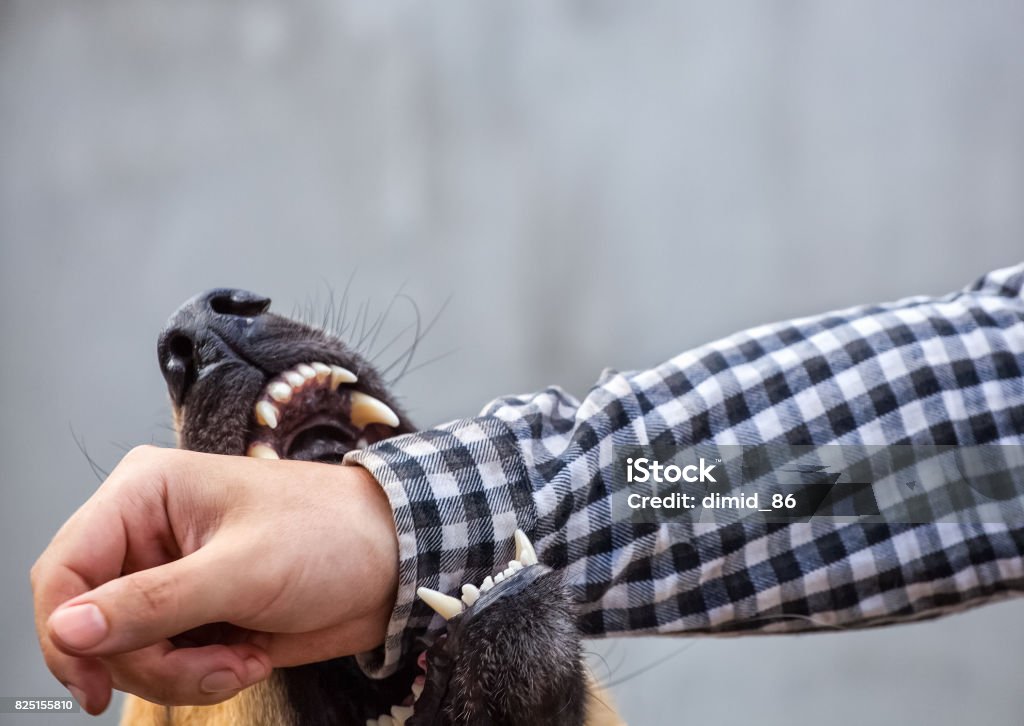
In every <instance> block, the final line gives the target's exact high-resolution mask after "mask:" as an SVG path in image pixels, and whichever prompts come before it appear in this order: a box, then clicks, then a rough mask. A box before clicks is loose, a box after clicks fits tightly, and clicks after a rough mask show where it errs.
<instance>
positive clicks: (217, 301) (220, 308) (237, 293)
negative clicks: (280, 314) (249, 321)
mask: <svg viewBox="0 0 1024 726" xmlns="http://www.w3.org/2000/svg"><path fill="white" fill-rule="evenodd" d="M269 307H270V298H268V297H263V296H262V295H256V294H255V293H251V292H248V291H246V290H229V291H226V292H223V293H220V294H217V295H214V296H213V297H211V298H210V309H211V310H213V312H215V313H218V314H220V315H235V316H238V317H243V318H254V317H256V316H257V315H262V314H263V313H265V312H266V311H267V309H268V308H269Z"/></svg>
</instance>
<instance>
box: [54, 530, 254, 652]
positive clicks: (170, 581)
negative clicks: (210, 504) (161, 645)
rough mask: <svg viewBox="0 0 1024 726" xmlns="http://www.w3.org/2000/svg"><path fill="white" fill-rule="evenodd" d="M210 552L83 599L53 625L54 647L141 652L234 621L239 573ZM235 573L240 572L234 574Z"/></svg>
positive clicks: (59, 613) (61, 611)
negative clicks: (188, 632)
mask: <svg viewBox="0 0 1024 726" xmlns="http://www.w3.org/2000/svg"><path fill="white" fill-rule="evenodd" d="M212 549H213V548H212V547H205V548H202V549H199V550H197V551H196V552H194V553H193V554H190V555H188V556H186V557H182V558H181V559H178V560H174V561H172V562H169V563H167V564H165V565H160V566H158V567H153V568H150V569H148V570H141V571H139V572H135V573H132V574H130V575H124V576H122V577H119V578H117V579H114V580H110V581H109V582H106V583H104V584H103V585H100V586H99V587H97V588H96V589H95V590H90V591H89V592H86V593H83V594H81V595H78V596H77V597H74V598H72V599H71V600H69V601H67V602H66V603H64V604H62V605H61V606H60V607H58V608H57V609H55V610H54V611H53V613H52V614H51V615H50V618H49V620H48V621H47V628H48V631H49V635H50V637H51V639H52V640H53V642H54V644H55V645H56V646H57V647H58V648H59V649H60V650H62V651H64V652H65V653H68V654H70V655H90V656H105V655H114V654H117V653H126V652H128V651H132V650H138V649H139V648H144V647H146V646H148V645H152V644H154V643H157V642H159V641H161V640H163V639H165V638H170V637H172V636H174V635H178V634H179V633H183V632H185V631H186V630H191V629H192V628H195V627H198V626H200V625H205V624H207V623H214V622H219V621H222V620H229V619H230V612H229V608H230V603H231V601H232V600H234V601H235V602H237V601H238V597H237V594H235V595H231V593H232V592H235V593H237V590H236V589H235V588H233V587H232V586H231V584H232V583H231V581H232V580H233V579H234V578H235V576H237V572H238V571H237V569H236V568H231V567H229V566H227V565H226V563H225V562H224V561H223V558H218V557H217V556H216V555H215V553H213V552H212V551H211V550H212ZM232 570H234V572H232Z"/></svg>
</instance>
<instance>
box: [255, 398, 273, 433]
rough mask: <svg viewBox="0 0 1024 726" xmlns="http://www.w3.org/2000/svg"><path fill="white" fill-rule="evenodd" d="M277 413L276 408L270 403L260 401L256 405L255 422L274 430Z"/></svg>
mask: <svg viewBox="0 0 1024 726" xmlns="http://www.w3.org/2000/svg"><path fill="white" fill-rule="evenodd" d="M277 413H278V411H277V406H275V405H274V404H272V403H271V402H270V401H260V402H259V403H257V404H256V420H257V421H259V422H260V423H261V424H263V425H264V426H269V427H270V428H272V429H276V428H277Z"/></svg>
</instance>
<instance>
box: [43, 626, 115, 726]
mask: <svg viewBox="0 0 1024 726" xmlns="http://www.w3.org/2000/svg"><path fill="white" fill-rule="evenodd" d="M43 659H44V660H45V661H46V666H47V667H48V668H49V669H50V671H51V672H52V673H53V674H54V676H56V678H57V679H58V680H59V681H60V682H61V683H63V684H64V687H65V688H67V689H68V691H69V692H70V693H71V695H72V696H73V697H74V699H75V700H76V701H77V702H78V705H79V706H81V707H82V709H83V710H84V711H86V712H87V713H91V714H92V715H94V716H95V715H98V714H100V713H103V711H104V710H106V708H107V706H108V705H109V703H110V697H111V688H112V687H113V684H112V681H111V677H110V673H109V672H108V671H107V668H106V666H105V665H104V664H103V663H101V662H100V661H99V660H98V659H96V658H76V657H74V656H70V655H66V654H65V653H62V652H60V651H59V650H57V648H56V647H54V646H53V645H52V644H51V643H49V642H47V643H45V644H44V645H43Z"/></svg>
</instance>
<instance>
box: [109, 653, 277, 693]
mask: <svg viewBox="0 0 1024 726" xmlns="http://www.w3.org/2000/svg"><path fill="white" fill-rule="evenodd" d="M104 662H105V664H106V666H107V667H108V668H109V669H110V671H111V673H112V674H113V677H114V685H115V686H116V687H117V688H118V689H119V690H122V691H127V692H129V693H134V694H135V695H137V696H141V697H142V698H144V699H146V700H147V701H152V702H153V703H159V704H162V705H165V706H179V705H184V704H189V705H210V704H213V703H219V702H221V701H223V700H226V699H228V698H231V697H232V696H234V695H235V694H237V693H238V692H239V691H241V690H242V689H244V688H248V687H249V686H251V685H253V684H255V683H259V682H260V681H262V680H263V679H265V678H266V677H267V676H269V675H270V672H271V665H270V658H269V656H267V654H266V653H265V652H263V651H262V650H260V649H259V648H257V647H255V646H253V645H251V644H248V643H240V644H237V645H208V646H204V647H201V648H175V647H173V646H172V645H171V644H170V643H168V642H164V643H159V644H157V645H152V646H150V647H148V648H143V649H142V650H137V651H133V652H131V653H125V654H122V655H117V656H113V657H111V658H105V659H104Z"/></svg>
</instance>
